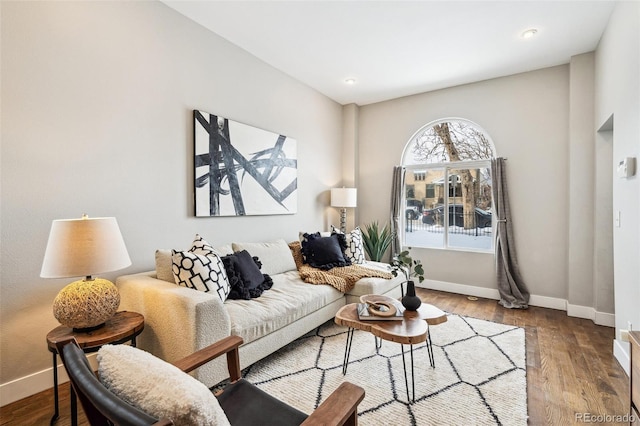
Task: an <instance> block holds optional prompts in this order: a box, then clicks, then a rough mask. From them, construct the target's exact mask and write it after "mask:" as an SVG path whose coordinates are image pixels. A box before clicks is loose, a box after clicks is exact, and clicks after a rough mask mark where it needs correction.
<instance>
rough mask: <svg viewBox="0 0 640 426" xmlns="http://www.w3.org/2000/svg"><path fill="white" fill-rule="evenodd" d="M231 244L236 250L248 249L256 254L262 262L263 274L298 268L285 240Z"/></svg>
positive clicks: (252, 254)
mask: <svg viewBox="0 0 640 426" xmlns="http://www.w3.org/2000/svg"><path fill="white" fill-rule="evenodd" d="M231 246H232V247H233V251H234V252H238V251H242V250H246V251H248V252H249V254H250V255H251V256H256V257H257V258H258V259H259V260H260V262H261V263H262V268H261V271H262V273H263V274H267V275H276V274H281V273H283V272H287V271H295V269H296V262H295V261H294V260H293V254H291V249H290V248H289V245H288V244H287V242H286V241H285V240H282V239H281V240H276V241H272V242H268V243H233V244H231Z"/></svg>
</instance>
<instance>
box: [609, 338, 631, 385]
mask: <svg viewBox="0 0 640 426" xmlns="http://www.w3.org/2000/svg"><path fill="white" fill-rule="evenodd" d="M613 356H614V357H615V359H617V360H618V362H619V363H620V366H621V367H622V368H623V369H624V372H625V373H627V376H628V375H629V370H630V367H631V360H630V358H629V344H628V343H625V342H621V341H619V340H618V339H613Z"/></svg>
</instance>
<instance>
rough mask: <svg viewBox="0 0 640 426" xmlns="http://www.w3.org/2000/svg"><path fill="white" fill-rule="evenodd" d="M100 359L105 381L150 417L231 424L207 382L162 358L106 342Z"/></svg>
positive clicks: (206, 425) (204, 424)
mask: <svg viewBox="0 0 640 426" xmlns="http://www.w3.org/2000/svg"><path fill="white" fill-rule="evenodd" d="M97 359H98V377H99V379H100V381H101V382H102V384H104V385H105V386H106V387H107V388H108V389H109V390H110V391H111V392H113V393H114V394H115V395H117V396H118V397H119V398H121V399H123V400H125V401H127V402H128V403H129V404H131V405H134V406H136V407H138V408H139V409H141V410H142V411H144V412H145V413H147V414H149V415H150V416H153V417H155V418H157V419H163V418H168V419H171V420H172V421H173V423H174V424H176V425H202V426H209V425H229V420H227V416H226V415H225V414H224V411H223V410H222V407H220V404H219V403H218V400H217V399H216V397H215V396H213V394H212V393H211V391H210V390H209V389H208V388H207V387H206V386H205V385H204V384H203V383H201V382H199V381H197V380H196V379H194V378H193V377H191V376H189V375H188V374H187V373H184V372H183V371H182V370H180V369H179V368H177V367H175V366H173V365H171V364H169V363H167V362H165V361H163V360H161V359H160V358H156V357H155V356H153V355H151V354H150V353H148V352H145V351H143V350H140V349H137V348H134V347H132V346H127V345H105V346H103V347H102V348H101V349H100V350H99V351H98V356H97Z"/></svg>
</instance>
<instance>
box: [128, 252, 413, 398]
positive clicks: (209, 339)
mask: <svg viewBox="0 0 640 426" xmlns="http://www.w3.org/2000/svg"><path fill="white" fill-rule="evenodd" d="M281 241H282V243H284V240H281ZM285 244H286V243H285ZM245 246H246V245H245ZM239 247H242V246H235V247H234V248H235V249H238V248H239ZM254 248H255V247H254ZM224 250H225V249H221V250H220V251H221V252H224ZM256 250H258V249H256ZM227 251H228V249H227ZM258 251H259V250H258ZM159 253H161V252H159ZM249 253H251V254H253V253H252V252H251V250H249ZM261 254H262V256H260V255H258V257H259V258H260V260H261V261H262V263H263V267H262V271H263V272H265V273H269V272H274V271H275V272H278V273H270V276H271V278H272V279H273V286H272V288H271V289H270V290H267V291H265V292H264V293H263V294H262V295H261V296H260V297H258V298H255V299H251V300H226V301H225V302H222V301H221V299H220V298H219V297H218V296H217V295H216V294H215V293H204V292H201V291H197V290H193V289H190V288H186V287H180V286H178V285H176V284H175V283H173V282H168V281H169V280H168V277H167V273H166V271H164V272H162V273H161V275H164V278H165V280H162V279H158V273H159V272H161V271H160V269H159V268H161V266H159V263H158V253H156V264H157V266H156V271H150V272H144V273H139V274H133V275H125V276H121V277H119V278H118V279H117V280H116V285H117V287H118V289H119V291H120V296H121V304H120V309H121V310H129V311H135V312H139V313H141V314H143V315H144V317H145V329H144V331H143V333H142V334H141V335H140V336H139V337H138V346H139V347H140V348H142V349H145V350H147V351H149V352H151V353H153V354H154V355H156V356H158V357H160V358H162V359H164V360H166V361H169V362H172V361H175V360H177V359H180V358H182V357H184V356H186V355H189V354H191V353H193V352H195V351H196V350H198V349H201V348H203V347H205V346H207V345H209V344H211V343H213V342H216V341H218V340H220V339H222V338H224V337H226V336H229V335H237V336H240V337H242V338H243V339H244V344H243V345H242V346H241V347H240V363H241V368H245V367H247V366H249V365H251V364H253V363H254V362H256V361H258V360H260V359H262V358H264V357H265V356H267V355H269V354H271V353H272V352H274V351H276V350H278V349H280V348H281V347H283V346H285V345H287V344H288V343H290V342H291V341H293V340H295V339H296V338H298V337H300V336H302V335H303V334H305V333H307V332H309V331H311V330H313V329H314V328H316V327H318V326H320V325H321V324H323V323H325V322H326V321H329V320H331V319H332V318H333V317H334V316H335V314H336V312H337V311H338V310H339V309H340V308H341V307H342V306H344V305H345V304H348V303H355V302H358V301H359V298H360V296H361V295H363V294H385V295H388V296H390V297H394V298H398V297H400V296H401V294H400V293H401V290H400V283H401V282H403V279H402V278H401V277H395V278H392V279H384V278H362V279H360V280H359V281H358V282H357V283H356V285H355V287H354V288H353V289H352V290H350V291H349V293H348V294H345V293H341V292H340V291H338V290H336V289H335V288H333V287H331V286H329V285H314V284H308V283H305V282H303V281H302V280H301V278H300V275H299V274H298V271H297V269H295V263H293V268H290V267H285V269H289V270H286V271H280V270H281V269H283V267H282V261H283V258H282V251H280V253H278V255H277V256H270V255H268V254H267V253H266V252H261ZM289 254H291V253H290V252H289ZM165 256H166V254H165ZM292 259H293V258H292ZM285 260H286V262H284V264H285V265H291V264H292V263H291V262H289V259H285ZM164 261H165V262H166V259H165V260H164ZM270 263H278V265H272V264H270ZM361 266H365V267H369V268H374V269H380V270H383V271H388V265H387V264H383V263H377V262H369V261H367V262H365V263H364V264H362V265H361ZM273 267H275V269H274V268H273ZM195 377H196V378H197V379H198V380H200V381H202V382H203V383H204V384H206V385H207V386H213V385H215V384H217V383H219V382H220V381H222V380H224V379H225V378H227V377H228V371H227V370H226V363H225V362H224V361H223V360H220V362H218V363H209V364H208V365H207V366H204V367H201V368H200V369H198V370H197V371H196V372H195Z"/></svg>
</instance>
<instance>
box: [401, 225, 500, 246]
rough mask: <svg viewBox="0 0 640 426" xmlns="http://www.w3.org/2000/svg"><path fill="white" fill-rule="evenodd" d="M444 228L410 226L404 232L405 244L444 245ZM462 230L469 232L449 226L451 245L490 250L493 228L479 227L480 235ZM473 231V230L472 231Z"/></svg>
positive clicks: (436, 226)
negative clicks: (469, 233)
mask: <svg viewBox="0 0 640 426" xmlns="http://www.w3.org/2000/svg"><path fill="white" fill-rule="evenodd" d="M443 231H444V229H443V227H442V226H439V225H433V226H430V227H429V229H426V230H425V229H416V228H414V229H413V230H411V228H408V230H407V231H406V232H405V233H404V237H405V240H404V245H406V246H409V247H443V246H444V232H443ZM462 232H469V231H468V230H466V231H465V230H464V229H463V228H461V227H459V226H451V227H449V247H456V248H471V249H480V250H490V249H491V242H492V241H493V234H492V233H491V228H479V229H478V234H479V235H478V236H476V235H467V234H463V233H462ZM471 232H472V233H473V231H471Z"/></svg>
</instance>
